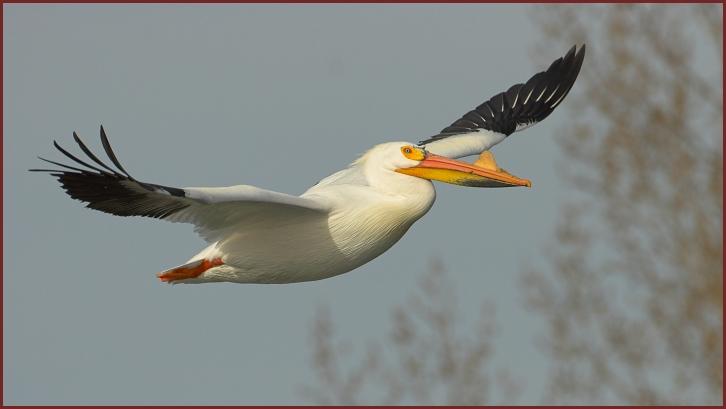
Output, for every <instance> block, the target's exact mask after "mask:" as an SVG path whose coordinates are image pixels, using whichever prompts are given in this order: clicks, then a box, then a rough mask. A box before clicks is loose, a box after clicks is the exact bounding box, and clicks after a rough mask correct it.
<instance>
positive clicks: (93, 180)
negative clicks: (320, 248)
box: [31, 127, 328, 241]
mask: <svg viewBox="0 0 726 409" xmlns="http://www.w3.org/2000/svg"><path fill="white" fill-rule="evenodd" d="M73 138H74V139H75V141H76V143H78V146H79V147H80V148H81V150H82V151H83V152H84V153H85V154H86V156H88V159H90V160H91V161H93V162H94V164H90V163H88V162H86V161H84V160H82V159H79V158H78V157H76V156H74V155H73V154H71V153H70V152H68V151H66V150H65V149H63V148H62V147H61V146H60V145H58V143H56V142H55V141H54V142H53V144H54V145H55V147H56V148H57V149H58V150H59V151H61V153H63V154H64V155H66V156H67V157H68V158H70V159H71V160H73V161H74V162H76V163H77V164H78V165H81V167H75V166H68V165H64V164H62V163H58V162H54V161H51V160H47V159H43V158H40V159H41V160H44V161H46V162H49V163H52V164H54V165H56V166H60V167H61V168H63V169H31V171H36V172H48V173H50V174H51V175H52V176H55V177H56V178H58V181H59V182H60V183H61V186H62V187H63V189H64V190H65V191H66V193H68V195H69V196H71V197H72V198H74V199H77V200H80V201H83V202H86V203H87V205H86V207H89V208H91V209H96V210H100V211H102V212H106V213H111V214H115V215H117V216H146V217H154V218H158V219H163V220H168V221H172V222H182V223H192V224H194V225H195V226H196V229H195V230H196V231H197V232H198V233H199V234H200V235H202V237H204V238H205V239H207V240H210V241H213V240H216V239H217V238H218V237H219V236H220V234H223V231H224V230H225V229H228V228H230V227H233V226H239V225H240V224H244V223H245V222H248V221H251V220H253V219H255V218H257V219H259V218H260V216H270V217H272V218H275V220H279V221H281V222H294V221H295V219H296V218H304V217H305V216H309V215H324V214H326V213H327V211H328V209H327V208H326V206H325V205H323V204H321V203H318V202H316V201H314V200H311V199H306V198H302V197H298V196H292V195H287V194H284V193H278V192H273V191H270V190H264V189H260V188H257V187H254V186H249V185H238V186H229V187H216V188H205V187H196V188H195V187H189V188H175V187H169V186H163V185H157V184H153V183H146V182H141V181H139V180H136V179H135V178H133V177H132V176H131V175H130V174H129V173H128V172H126V170H125V169H124V168H123V166H121V163H120V162H119V161H118V159H117V158H116V155H115V154H114V152H113V150H111V145H110V144H109V142H108V137H107V136H106V133H105V132H104V130H103V127H101V143H102V144H103V148H104V150H105V151H106V154H107V155H108V157H109V159H110V160H111V162H112V163H113V164H114V165H115V166H116V168H118V169H113V168H112V167H110V166H109V165H107V164H105V163H104V162H103V161H101V160H100V159H98V157H97V156H96V155H94V154H93V152H91V150H90V149H88V147H87V146H86V145H85V144H84V143H83V141H81V139H80V138H79V137H78V135H76V133H75V132H74V133H73ZM265 219H269V218H268V217H265Z"/></svg>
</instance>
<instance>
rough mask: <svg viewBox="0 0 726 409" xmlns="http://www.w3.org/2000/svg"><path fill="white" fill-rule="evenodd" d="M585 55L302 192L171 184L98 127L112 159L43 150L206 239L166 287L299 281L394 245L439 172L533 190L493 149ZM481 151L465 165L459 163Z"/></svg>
mask: <svg viewBox="0 0 726 409" xmlns="http://www.w3.org/2000/svg"><path fill="white" fill-rule="evenodd" d="M584 56H585V46H584V45H583V46H582V47H581V48H580V50H579V51H578V50H577V49H576V47H574V46H573V47H572V49H570V51H569V52H568V53H567V54H566V55H565V56H564V57H562V58H559V59H557V60H555V61H554V62H553V63H552V64H551V65H550V67H549V68H548V69H547V70H546V71H543V72H540V73H538V74H536V75H534V76H533V77H532V78H531V79H530V80H529V81H527V82H526V83H525V84H516V85H514V86H512V87H510V88H509V89H508V90H507V91H506V92H502V93H499V94H497V95H495V96H494V97H492V98H491V99H490V100H488V101H486V102H484V103H483V104H481V105H479V106H478V107H476V108H475V109H474V110H471V111H469V112H468V113H466V114H465V115H464V116H463V117H462V118H460V119H458V120H457V121H456V122H454V123H453V124H452V125H450V126H448V127H446V128H444V129H443V130H442V131H441V132H440V133H439V134H437V135H435V136H433V137H431V138H429V139H426V140H424V141H422V142H420V143H419V144H413V143H409V142H390V143H384V144H381V145H377V146H375V147H373V148H372V149H370V150H369V151H368V152H366V153H365V154H364V155H363V156H361V157H360V158H358V159H357V160H355V161H354V162H353V163H352V164H351V165H350V166H348V167H347V168H346V169H343V170H341V171H339V172H337V173H334V174H333V175H331V176H328V177H327V178H325V179H323V180H321V181H320V182H318V183H317V184H316V185H315V186H313V187H311V188H310V189H308V190H307V191H306V192H305V193H303V194H302V195H300V196H293V195H288V194H284V193H278V192H273V191H269V190H265V189H260V188H257V187H254V186H249V185H237V186H230V187H187V188H183V189H180V188H173V187H168V186H163V185H157V184H152V183H145V182H141V181H139V180H137V179H135V178H133V177H132V176H131V175H130V174H129V173H128V172H126V170H125V169H124V168H123V166H121V163H120V162H119V160H118V159H117V158H116V155H115V154H114V152H113V151H112V150H111V145H110V144H109V141H108V138H107V136H106V133H105V132H104V129H103V127H101V143H102V144H103V148H104V150H105V151H106V154H107V155H108V157H109V159H110V160H111V162H113V164H114V165H115V166H116V167H117V169H113V168H112V167H111V166H109V165H107V164H105V163H104V162H102V161H101V160H100V159H99V158H98V157H97V156H96V155H94V154H93V153H92V152H91V150H89V149H88V147H87V146H86V145H85V144H84V143H83V142H82V141H81V139H80V138H79V137H78V135H77V134H76V133H75V132H74V133H73V137H74V139H75V141H76V143H77V144H78V145H79V147H80V149H81V150H82V151H83V152H84V153H85V154H86V155H87V156H88V159H90V160H91V161H92V162H93V163H88V162H86V161H87V160H88V159H86V161H84V160H82V159H79V158H78V157H76V156H74V155H73V154H71V153H70V152H68V151H66V150H65V149H63V148H61V147H60V146H59V145H58V144H57V143H56V142H54V145H55V147H56V148H57V149H58V150H59V151H60V152H62V153H63V154H65V155H66V156H67V157H68V158H70V159H71V160H73V161H75V162H77V163H78V164H79V165H81V166H84V167H85V169H83V168H78V167H73V166H68V165H64V164H61V163H58V162H54V161H50V160H47V159H43V158H40V159H41V160H44V161H46V162H50V163H53V164H55V165H57V166H60V167H61V168H63V169H31V171H40V172H49V173H50V174H51V175H52V176H54V177H56V178H57V179H58V180H59V181H60V183H61V185H62V187H63V189H64V190H65V191H66V192H67V193H68V195H70V196H71V197H72V198H74V199H78V200H81V201H83V202H87V205H86V207H89V208H92V209H96V210H100V211H103V212H106V213H111V214H115V215H118V216H147V217H155V218H159V219H163V220H168V221H171V222H183V223H192V224H193V225H194V226H195V231H196V232H197V233H199V234H200V235H201V236H202V237H203V238H204V239H205V240H207V242H209V243H210V245H209V246H208V247H206V248H205V249H204V250H202V251H201V252H200V253H199V254H197V255H195V256H194V257H192V258H191V259H190V260H189V261H188V262H187V263H185V264H183V265H181V266H178V267H175V268H172V269H169V270H166V271H163V272H161V273H159V274H158V277H159V278H160V279H161V280H162V281H164V282H169V283H209V282H234V283H293V282H301V281H312V280H320V279H324V278H328V277H332V276H336V275H339V274H342V273H345V272H348V271H350V270H353V269H355V268H357V267H359V266H361V265H363V264H365V263H367V262H368V261H370V260H372V259H373V258H375V257H377V256H378V255H380V254H382V253H383V252H384V251H386V250H388V249H389V248H390V247H391V246H392V245H393V244H394V243H396V242H397V241H398V240H399V239H400V238H401V237H402V236H403V235H404V234H405V233H406V231H407V230H408V229H409V227H411V225H412V224H413V223H414V222H415V221H416V220H418V219H419V218H421V217H422V216H423V215H424V214H426V212H427V211H428V210H429V209H430V208H431V206H432V205H433V203H434V199H435V197H436V193H435V190H434V186H433V183H432V182H431V181H432V180H438V181H442V182H446V183H452V184H457V185H463V186H477V187H504V186H531V185H530V182H529V181H528V180H526V179H520V178H518V177H516V176H513V175H511V174H509V173H508V172H506V171H504V170H503V169H501V168H499V167H498V166H497V165H496V162H495V161H494V157H493V155H492V154H491V153H490V152H489V149H490V148H491V147H492V146H494V145H495V144H497V143H499V142H501V141H502V140H504V139H505V138H506V137H507V136H508V135H510V134H511V133H513V132H515V131H519V130H522V129H524V128H527V127H529V126H531V125H533V124H535V123H537V122H539V121H541V120H543V119H544V118H545V117H547V116H548V115H549V114H550V113H552V111H553V110H554V109H555V108H556V107H557V105H559V104H560V103H561V102H562V100H563V98H564V97H565V96H566V95H567V93H568V92H569V90H570V88H572V85H573V84H574V82H575V79H576V78H577V75H578V73H579V71H580V67H581V66H582V62H583V59H584ZM475 154H480V157H479V160H477V161H476V162H475V163H474V164H469V163H465V162H461V161H457V160H454V159H453V158H460V157H463V156H469V155H475Z"/></svg>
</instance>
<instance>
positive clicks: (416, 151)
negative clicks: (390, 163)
mask: <svg viewBox="0 0 726 409" xmlns="http://www.w3.org/2000/svg"><path fill="white" fill-rule="evenodd" d="M401 153H403V156H405V157H407V158H408V159H411V160H418V161H421V160H424V159H425V158H426V152H425V151H424V150H423V149H421V148H418V147H416V146H411V145H406V146H402V147H401Z"/></svg>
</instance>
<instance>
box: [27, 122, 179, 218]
mask: <svg viewBox="0 0 726 409" xmlns="http://www.w3.org/2000/svg"><path fill="white" fill-rule="evenodd" d="M73 139H74V140H75V141H76V143H77V144H78V146H79V147H80V148H81V150H82V151H83V152H84V153H85V154H86V156H88V158H89V159H91V160H92V161H93V162H95V163H96V164H97V165H99V166H100V167H101V168H99V167H96V166H94V165H91V164H89V163H87V162H85V161H84V160H82V159H80V158H78V157H76V156H75V155H73V154H72V153H70V152H68V151H67V150H65V149H63V148H62V147H61V146H60V145H59V144H58V143H57V142H55V141H53V145H54V146H55V147H56V149H58V151H60V152H61V153H62V154H64V155H65V156H66V157H68V158H69V159H70V160H72V161H73V162H75V163H77V164H79V165H81V166H84V167H86V168H87V169H82V168H78V167H74V166H69V165H64V164H62V163H59V162H55V161H52V160H48V159H44V158H40V157H39V159H41V160H43V161H45V162H48V163H52V164H54V165H56V166H59V167H61V168H64V169H68V170H62V169H30V171H31V172H47V173H49V174H50V175H51V176H54V177H56V178H57V179H58V181H59V182H60V184H61V187H62V188H63V189H64V190H65V191H66V193H68V195H69V196H70V197H72V198H74V199H77V200H80V201H83V202H86V203H87V205H86V207H89V208H91V209H96V210H100V211H103V212H106V213H111V214H115V215H117V216H147V217H156V218H164V217H167V216H169V215H171V214H173V213H176V212H178V211H180V210H182V209H185V208H187V207H189V206H190V205H191V204H192V203H193V201H192V200H190V199H188V198H186V195H185V192H184V189H179V188H175V187H169V186H163V185H157V184H153V183H144V182H141V181H138V180H136V179H134V178H133V177H132V176H131V175H130V174H129V173H128V172H127V171H126V170H125V169H124V168H123V167H122V166H121V163H120V162H119V160H118V158H117V157H116V155H115V154H114V152H113V149H111V144H110V143H109V141H108V137H107V136H106V132H105V131H104V129H103V127H101V143H102V145H103V149H104V151H105V152H106V155H107V156H108V157H109V159H110V160H111V162H113V164H114V165H115V166H116V167H117V168H118V169H119V170H120V171H121V172H123V173H120V172H119V171H117V170H114V169H113V168H112V167H110V166H109V165H107V164H105V163H103V161H101V160H100V159H99V158H98V157H97V156H96V155H94V154H93V152H91V150H90V149H88V147H87V146H86V144H85V143H83V141H82V140H81V138H80V137H78V135H77V134H76V133H75V132H73Z"/></svg>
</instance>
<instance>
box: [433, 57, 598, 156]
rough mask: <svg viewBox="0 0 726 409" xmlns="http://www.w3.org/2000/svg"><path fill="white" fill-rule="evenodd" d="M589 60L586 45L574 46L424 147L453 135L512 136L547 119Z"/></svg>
mask: <svg viewBox="0 0 726 409" xmlns="http://www.w3.org/2000/svg"><path fill="white" fill-rule="evenodd" d="M584 58H585V45H584V44H583V45H582V47H581V48H580V50H579V51H578V50H577V46H572V48H571V49H570V51H568V52H567V54H566V55H565V56H564V57H561V58H558V59H556V60H555V61H554V62H552V64H551V65H550V66H549V68H547V70H546V71H542V72H539V73H537V74H535V75H534V76H532V78H530V79H529V81H527V82H526V83H524V84H515V85H513V86H511V87H510V88H509V89H508V90H507V91H505V92H500V93H499V94H497V95H495V96H493V97H492V98H491V99H490V100H489V101H486V102H484V103H483V104H481V105H479V106H478V107H476V108H474V109H473V110H471V111H469V112H467V113H466V114H464V116H462V117H461V118H459V119H458V120H456V121H455V122H454V123H453V124H451V125H449V126H447V127H446V128H444V129H442V130H441V132H439V133H438V134H437V135H434V136H432V137H430V138H429V139H427V140H425V141H421V142H419V144H421V145H423V144H426V143H430V142H433V141H437V140H440V139H444V138H447V137H449V136H452V135H457V134H462V133H468V132H476V131H477V130H479V129H486V130H490V131H494V132H499V133H502V134H504V135H510V134H512V133H513V132H515V131H517V130H519V129H522V128H524V127H527V126H529V125H532V124H535V123H537V122H540V121H542V120H543V119H545V118H547V116H549V114H551V113H552V111H554V109H555V108H556V107H557V105H559V104H560V102H562V100H563V99H564V98H565V96H566V95H567V93H568V92H569V91H570V89H571V88H572V85H573V84H574V83H575V80H576V79H577V75H578V74H579V73H580V68H581V67H582V62H583V60H584Z"/></svg>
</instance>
